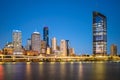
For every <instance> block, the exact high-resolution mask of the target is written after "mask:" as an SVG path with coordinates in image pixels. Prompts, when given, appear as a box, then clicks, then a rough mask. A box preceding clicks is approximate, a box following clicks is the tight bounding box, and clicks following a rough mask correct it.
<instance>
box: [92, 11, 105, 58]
mask: <svg viewBox="0 0 120 80" xmlns="http://www.w3.org/2000/svg"><path fill="white" fill-rule="evenodd" d="M106 28H107V23H106V16H104V15H103V14H101V13H99V12H93V54H94V55H100V56H103V55H106V54H107V29H106Z"/></svg>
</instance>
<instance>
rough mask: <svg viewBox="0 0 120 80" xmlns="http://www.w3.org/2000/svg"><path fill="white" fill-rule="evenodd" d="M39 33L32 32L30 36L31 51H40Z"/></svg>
mask: <svg viewBox="0 0 120 80" xmlns="http://www.w3.org/2000/svg"><path fill="white" fill-rule="evenodd" d="M40 45H41V44H40V33H39V32H33V34H32V36H31V47H32V50H33V51H38V53H40Z"/></svg>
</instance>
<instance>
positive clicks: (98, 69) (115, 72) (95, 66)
mask: <svg viewBox="0 0 120 80" xmlns="http://www.w3.org/2000/svg"><path fill="white" fill-rule="evenodd" d="M0 80H120V63H113V62H111V63H110V62H104V63H98V62H95V63H81V62H74V63H69V62H56V63H53V62H44V63H30V64H29V63H20V62H18V63H4V64H0Z"/></svg>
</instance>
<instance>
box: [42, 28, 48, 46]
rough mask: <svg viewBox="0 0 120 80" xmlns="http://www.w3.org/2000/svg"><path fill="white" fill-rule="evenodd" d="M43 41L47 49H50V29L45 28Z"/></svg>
mask: <svg viewBox="0 0 120 80" xmlns="http://www.w3.org/2000/svg"><path fill="white" fill-rule="evenodd" d="M43 40H44V41H45V42H46V47H49V34H48V27H44V28H43Z"/></svg>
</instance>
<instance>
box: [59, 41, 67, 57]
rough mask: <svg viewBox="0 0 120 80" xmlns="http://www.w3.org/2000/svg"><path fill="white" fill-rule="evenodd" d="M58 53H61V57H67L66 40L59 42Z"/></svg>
mask: <svg viewBox="0 0 120 80" xmlns="http://www.w3.org/2000/svg"><path fill="white" fill-rule="evenodd" d="M60 52H61V55H62V56H67V45H66V40H61V42H60Z"/></svg>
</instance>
